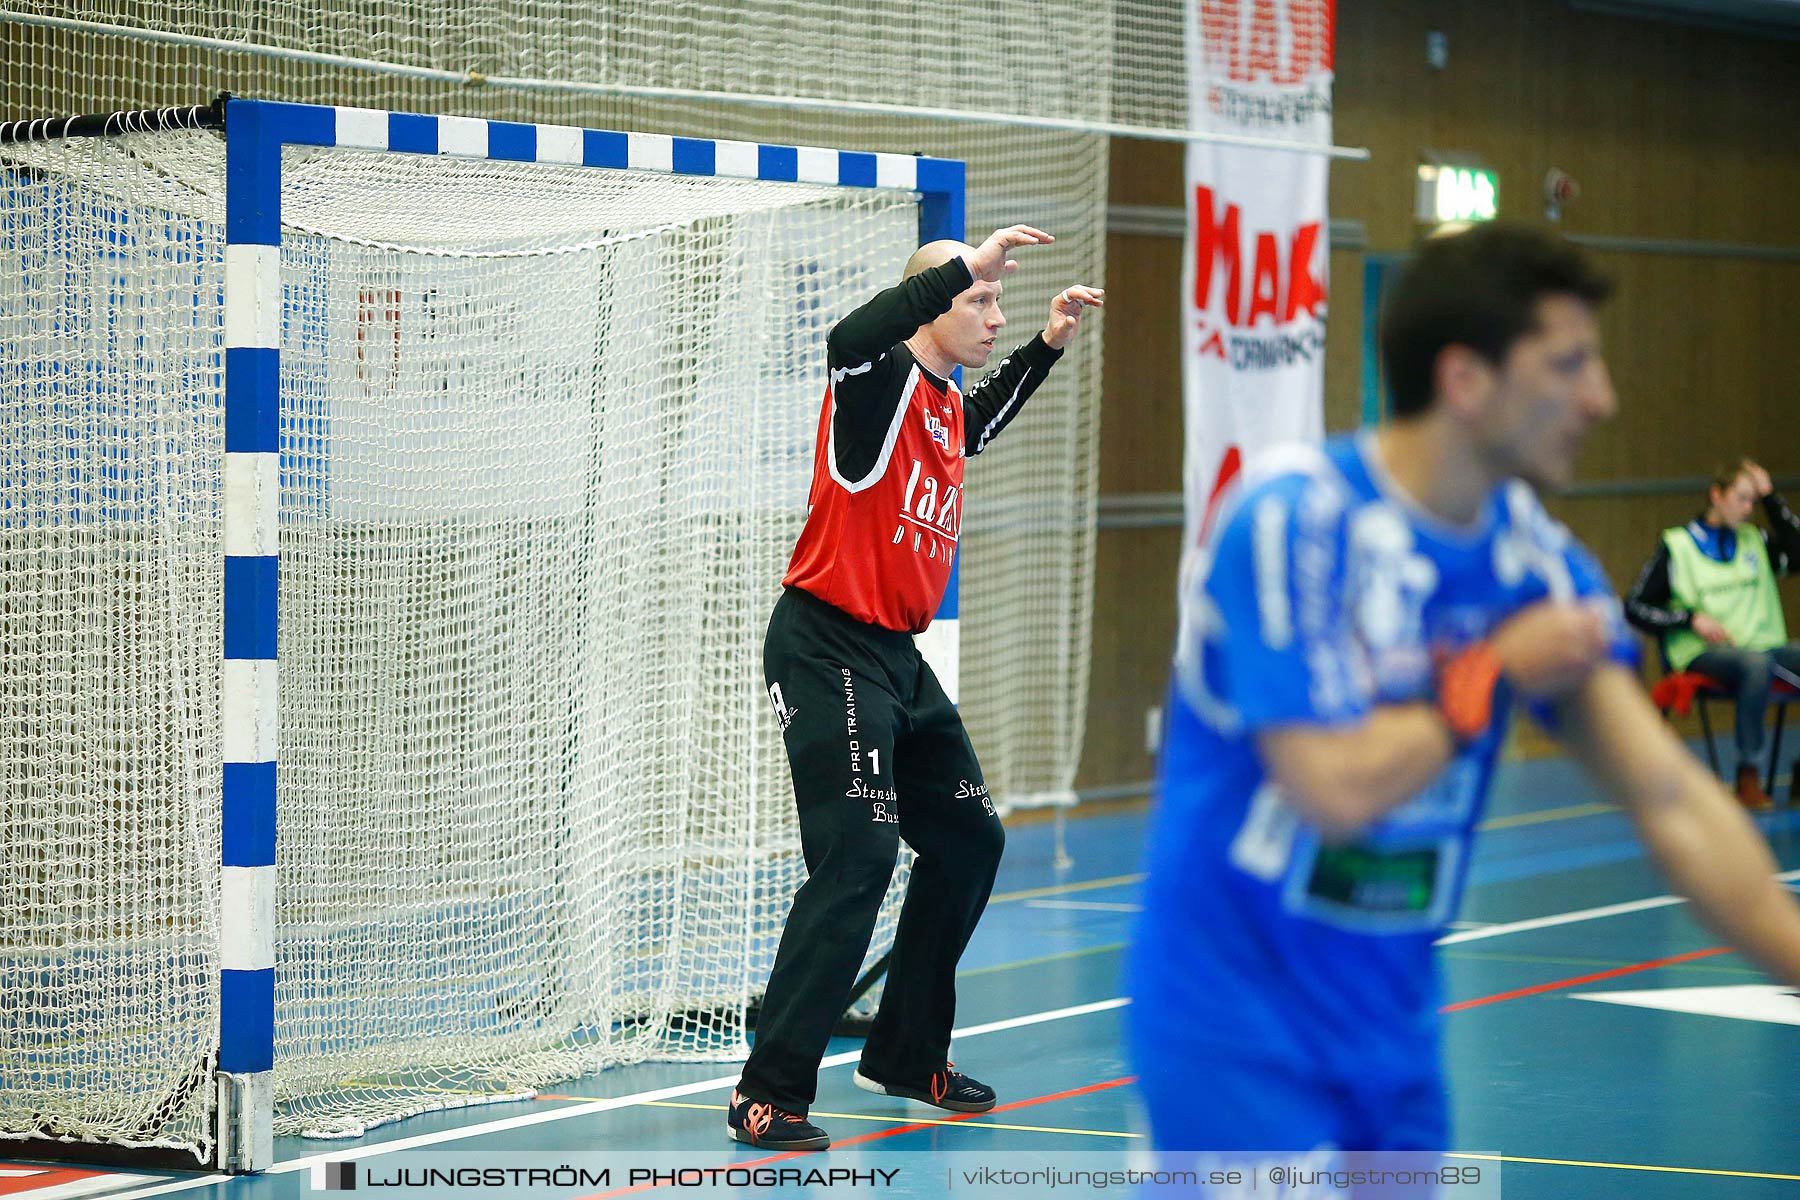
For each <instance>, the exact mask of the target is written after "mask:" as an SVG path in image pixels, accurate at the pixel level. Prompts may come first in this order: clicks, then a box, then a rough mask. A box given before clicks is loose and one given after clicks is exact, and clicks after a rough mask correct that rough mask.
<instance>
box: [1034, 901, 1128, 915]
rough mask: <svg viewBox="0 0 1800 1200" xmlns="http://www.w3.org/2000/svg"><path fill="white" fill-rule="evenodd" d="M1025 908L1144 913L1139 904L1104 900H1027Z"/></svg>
mask: <svg viewBox="0 0 1800 1200" xmlns="http://www.w3.org/2000/svg"><path fill="white" fill-rule="evenodd" d="M1025 907H1026V908H1077V909H1082V910H1084V911H1087V912H1122V913H1138V912H1143V911H1144V906H1143V905H1141V904H1108V903H1107V902H1106V901H1104V900H1027V901H1026V902H1025Z"/></svg>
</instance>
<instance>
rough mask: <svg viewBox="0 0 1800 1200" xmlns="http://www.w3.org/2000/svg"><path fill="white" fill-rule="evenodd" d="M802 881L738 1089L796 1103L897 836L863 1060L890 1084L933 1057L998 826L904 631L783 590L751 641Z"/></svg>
mask: <svg viewBox="0 0 1800 1200" xmlns="http://www.w3.org/2000/svg"><path fill="white" fill-rule="evenodd" d="M763 674H764V678H765V679H766V680H767V682H768V686H769V698H770V700H771V701H773V702H774V705H775V716H776V719H777V720H778V721H780V722H781V725H782V738H783V740H784V742H785V743H786V745H787V754H788V764H789V766H790V767H791V768H792V770H793V778H794V799H795V802H796V804H797V806H798V808H799V812H800V843H801V848H802V849H803V851H804V852H805V855H806V869H807V880H806V883H805V884H804V885H803V886H802V887H801V888H800V890H799V891H798V892H797V893H795V895H794V906H793V909H792V910H791V911H790V912H789V914H788V919H787V925H786V927H785V928H784V929H783V930H782V934H781V946H780V949H779V950H778V951H777V952H776V955H775V967H774V970H773V971H772V973H771V974H770V976H769V985H768V988H767V990H766V992H765V993H764V996H763V1003H762V1013H761V1016H760V1018H759V1019H758V1021H757V1024H756V1040H755V1042H754V1044H753V1046H752V1048H751V1052H750V1059H749V1061H748V1062H747V1063H745V1064H744V1074H743V1079H742V1080H741V1082H740V1083H739V1084H738V1090H739V1091H740V1092H742V1093H743V1094H744V1095H746V1096H749V1097H751V1098H753V1099H756V1100H763V1101H769V1102H773V1103H774V1104H777V1105H779V1106H781V1107H783V1108H787V1109H790V1110H791V1111H793V1112H796V1113H805V1112H806V1111H807V1110H808V1109H809V1108H810V1107H811V1105H812V1102H813V1097H814V1094H815V1092H816V1090H817V1084H818V1072H819V1060H820V1059H821V1058H823V1057H824V1054H825V1046H826V1043H827V1042H829V1041H830V1039H831V1031H832V1028H833V1027H834V1026H835V1025H836V1023H837V1020H838V1017H839V1016H840V1015H841V1014H842V1013H843V1011H844V1008H845V1006H846V1005H847V1004H848V1003H849V996H850V989H851V987H852V986H854V984H855V982H856V976H857V973H858V971H859V969H860V968H861V966H862V960H863V955H864V954H865V953H866V951H867V950H868V945H869V938H870V935H871V934H872V933H873V932H874V929H875V921H876V917H877V915H878V913H879V911H880V908H881V901H882V897H883V896H884V895H885V894H886V892H887V888H888V882H889V880H890V878H891V877H892V875H893V870H894V861H895V858H896V856H897V854H898V852H899V841H900V839H901V838H904V839H906V843H907V845H909V846H911V847H912V848H913V851H914V852H915V854H916V855H917V857H916V858H915V859H914V862H913V868H912V878H911V882H910V883H909V884H908V887H907V893H906V901H905V904H904V906H903V907H902V909H901V912H900V925H899V929H898V931H897V933H896V935H895V938H894V948H893V957H892V959H891V960H890V963H889V967H888V974H887V983H886V990H885V991H884V992H883V994H882V997H881V1006H880V1009H879V1011H878V1012H877V1015H876V1018H875V1022H874V1025H873V1027H872V1028H871V1030H870V1032H869V1038H868V1042H867V1043H866V1045H865V1046H864V1048H863V1057H862V1064H863V1070H864V1072H865V1073H866V1074H869V1075H872V1076H874V1077H876V1078H878V1079H882V1080H886V1081H895V1082H912V1081H915V1080H917V1081H921V1082H923V1081H925V1080H927V1079H929V1077H930V1075H931V1073H932V1072H933V1071H939V1070H942V1069H943V1068H944V1064H945V1062H946V1060H947V1058H948V1056H949V1051H950V1030H951V1027H952V1025H953V1024H954V1021H955V1016H956V963H957V960H958V959H959V958H961V957H962V952H963V947H965V946H966V945H968V941H969V936H970V934H972V933H974V931H975V923H976V922H977V921H978V920H979V919H980V917H981V911H982V909H983V908H985V907H986V906H987V899H988V893H989V892H990V891H991V890H992V888H993V885H994V873H995V871H996V870H997V869H998V867H999V865H1000V852H1001V849H1002V847H1003V846H1004V845H1005V842H1006V834H1005V831H1004V830H1003V829H1002V828H1001V825H1000V819H999V817H997V816H996V815H995V813H994V806H993V803H992V802H991V801H990V800H989V798H988V794H987V787H986V786H985V785H984V784H983V782H982V778H981V766H980V764H979V763H977V762H976V761H975V751H974V749H973V748H972V747H971V746H970V745H969V737H968V734H967V733H965V732H964V731H963V724H962V718H961V717H959V716H958V715H957V712H956V707H955V706H954V705H953V704H951V703H950V700H949V698H948V697H946V696H945V695H944V689H943V688H942V687H941V686H940V685H939V684H938V680H937V677H936V676H935V675H933V674H932V671H931V668H930V667H929V666H927V665H926V664H925V662H924V660H922V659H921V658H920V657H919V652H918V650H917V649H915V648H914V646H913V639H912V635H911V634H907V633H897V632H895V631H893V630H889V629H882V628H880V627H878V626H874V625H866V624H864V623H862V622H860V621H857V620H856V619H854V618H852V617H850V616H849V615H848V614H846V613H844V612H842V611H841V610H839V609H837V608H834V607H832V606H831V605H829V604H826V603H825V602H824V601H822V600H819V599H816V598H815V597H813V596H812V595H810V594H808V593H807V592H804V591H801V590H799V589H797V588H789V589H788V590H787V591H785V592H784V593H783V594H782V597H781V600H780V601H779V602H778V603H777V604H776V605H775V612H774V615H773V616H772V617H771V618H770V620H769V632H768V636H767V638H766V639H765V640H764V642H763Z"/></svg>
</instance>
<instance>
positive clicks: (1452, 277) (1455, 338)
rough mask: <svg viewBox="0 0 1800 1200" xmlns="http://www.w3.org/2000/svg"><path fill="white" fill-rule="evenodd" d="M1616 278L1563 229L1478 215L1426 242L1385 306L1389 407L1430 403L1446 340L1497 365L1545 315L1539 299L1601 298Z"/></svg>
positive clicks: (1404, 411) (1404, 410)
mask: <svg viewBox="0 0 1800 1200" xmlns="http://www.w3.org/2000/svg"><path fill="white" fill-rule="evenodd" d="M1611 293H1612V281H1611V280H1610V279H1608V278H1607V277H1606V276H1605V275H1603V274H1601V273H1600V271H1599V270H1598V269H1597V268H1596V267H1595V266H1594V265H1593V264H1592V263H1591V262H1589V261H1588V259H1587V256H1586V255H1584V254H1583V253H1582V252H1581V251H1580V250H1579V249H1577V248H1576V247H1575V246H1574V245H1572V244H1571V243H1569V242H1567V241H1565V240H1564V239H1562V238H1560V237H1557V236H1555V235H1554V234H1548V233H1543V232H1540V231H1538V230H1536V229H1529V228H1526V227H1524V226H1522V225H1509V224H1506V223H1503V222H1502V223H1496V224H1491V225H1478V226H1475V227H1474V228H1472V229H1467V230H1464V231H1462V232H1460V233H1454V234H1448V235H1445V236H1441V237H1433V238H1428V239H1426V240H1425V241H1424V242H1422V243H1420V244H1419V247H1418V249H1417V251H1416V252H1415V253H1414V255H1413V259H1412V261H1411V262H1410V263H1408V264H1407V266H1406V268H1405V270H1404V271H1403V272H1402V273H1401V275H1400V278H1399V279H1397V280H1395V281H1394V284H1393V286H1392V287H1391V288H1389V289H1388V294H1387V299H1386V301H1385V303H1384V304H1383V305H1382V311H1381V364H1382V367H1383V369H1384V370H1385V371H1386V372H1387V382H1388V390H1389V394H1390V396H1391V400H1392V402H1391V404H1390V407H1389V412H1390V413H1391V414H1392V415H1394V416H1396V417H1410V416H1416V415H1418V414H1419V413H1422V412H1424V411H1425V410H1426V409H1428V408H1429V407H1431V400H1432V375H1433V371H1434V368H1435V367H1436V365H1437V358H1438V355H1439V354H1440V353H1441V352H1442V351H1443V350H1444V348H1445V347H1447V346H1467V347H1468V348H1469V349H1471V350H1473V351H1475V352H1476V353H1477V354H1479V355H1481V357H1483V358H1485V359H1487V360H1488V361H1489V362H1491V363H1493V364H1495V365H1496V366H1498V365H1499V364H1500V363H1501V362H1503V361H1504V360H1505V357H1506V351H1507V349H1508V348H1509V347H1510V346H1511V345H1512V344H1513V343H1514V342H1515V341H1517V340H1518V339H1519V338H1520V337H1522V336H1524V335H1525V334H1526V333H1529V332H1530V331H1531V330H1532V329H1533V328H1534V327H1535V325H1536V322H1537V302H1538V301H1539V300H1540V299H1542V298H1543V297H1545V296H1548V295H1570V296H1575V297H1577V298H1578V299H1581V300H1585V301H1586V302H1587V303H1589V304H1594V305H1597V304H1599V303H1601V302H1602V301H1604V300H1605V299H1606V298H1607V296H1609V295H1610V294H1611Z"/></svg>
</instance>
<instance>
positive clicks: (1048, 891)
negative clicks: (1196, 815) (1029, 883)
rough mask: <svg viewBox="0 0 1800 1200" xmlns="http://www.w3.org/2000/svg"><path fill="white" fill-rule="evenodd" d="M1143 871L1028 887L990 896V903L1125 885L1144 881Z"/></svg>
mask: <svg viewBox="0 0 1800 1200" xmlns="http://www.w3.org/2000/svg"><path fill="white" fill-rule="evenodd" d="M1143 879H1144V874H1143V872H1142V871H1140V872H1138V873H1137V874H1135V875H1113V876H1111V877H1109V878H1107V879H1088V880H1084V881H1083V882H1081V883H1058V884H1053V885H1052V886H1050V887H1041V888H1026V889H1025V890H1024V891H1020V892H1005V893H1003V894H1001V895H998V896H989V897H988V903H989V904H1005V903H1007V902H1008V901H1011V900H1035V899H1036V898H1037V897H1039V896H1067V895H1069V894H1070V893H1072V892H1091V891H1093V890H1095V889H1096V888H1109V887H1124V886H1125V885H1126V884H1130V883H1141V882H1143Z"/></svg>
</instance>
